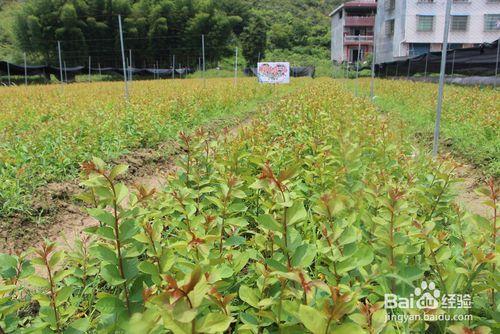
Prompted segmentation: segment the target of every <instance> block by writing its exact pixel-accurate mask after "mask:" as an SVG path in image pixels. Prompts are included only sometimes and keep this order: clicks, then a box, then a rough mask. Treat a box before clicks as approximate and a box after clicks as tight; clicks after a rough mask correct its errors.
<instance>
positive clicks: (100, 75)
mask: <svg viewBox="0 0 500 334" xmlns="http://www.w3.org/2000/svg"><path fill="white" fill-rule="evenodd" d="M97 65H98V66H99V79H101V80H102V78H101V77H102V72H101V63H98V64H97Z"/></svg>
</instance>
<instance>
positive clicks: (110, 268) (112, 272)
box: [101, 264, 125, 286]
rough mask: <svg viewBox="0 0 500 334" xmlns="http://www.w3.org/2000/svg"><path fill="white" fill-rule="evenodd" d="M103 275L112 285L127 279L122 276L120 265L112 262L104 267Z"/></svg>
mask: <svg viewBox="0 0 500 334" xmlns="http://www.w3.org/2000/svg"><path fill="white" fill-rule="evenodd" d="M101 276H102V278H103V279H104V280H105V281H106V282H108V283H109V284H110V285H114V286H116V285H120V284H123V283H124V282H125V279H123V278H121V276H120V272H119V271H118V267H117V266H115V265H112V264H108V265H106V266H104V267H103V268H102V270H101Z"/></svg>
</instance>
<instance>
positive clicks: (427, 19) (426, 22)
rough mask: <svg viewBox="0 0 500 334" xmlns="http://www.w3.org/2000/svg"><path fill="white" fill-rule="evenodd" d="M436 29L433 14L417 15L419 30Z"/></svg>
mask: <svg viewBox="0 0 500 334" xmlns="http://www.w3.org/2000/svg"><path fill="white" fill-rule="evenodd" d="M433 29H434V16H433V15H417V30H418V31H432V30H433Z"/></svg>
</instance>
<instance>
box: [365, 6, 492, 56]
mask: <svg viewBox="0 0 500 334" xmlns="http://www.w3.org/2000/svg"><path fill="white" fill-rule="evenodd" d="M386 1H387V0H379V1H378V5H377V19H376V23H375V29H376V44H377V45H376V48H377V50H376V53H377V55H376V62H377V63H382V62H390V61H394V60H398V59H401V58H405V57H408V55H409V51H410V50H409V44H410V43H430V44H431V51H438V50H440V49H441V43H442V42H443V32H444V15H445V12H446V0H434V2H433V3H419V2H418V0H396V8H395V10H393V11H385V2H386ZM419 14H420V15H435V19H434V29H433V31H430V32H421V31H417V15H419ZM451 14H452V15H453V14H456V15H469V22H468V29H467V31H450V35H449V43H457V44H476V43H485V42H492V41H495V40H497V39H498V38H500V31H498V30H497V31H491V32H487V31H484V14H500V3H490V2H488V0H470V1H469V2H466V3H459V2H453V4H452V10H451ZM391 18H394V19H395V27H394V36H393V37H388V36H386V35H385V21H386V20H388V19H391Z"/></svg>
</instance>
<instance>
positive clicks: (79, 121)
mask: <svg viewBox="0 0 500 334" xmlns="http://www.w3.org/2000/svg"><path fill="white" fill-rule="evenodd" d="M274 93H275V92H274V90H272V89H270V88H269V87H264V86H259V85H258V84H257V83H255V82H253V81H251V80H240V81H239V83H238V86H237V87H234V84H233V81H232V80H223V79H222V80H210V81H209V84H208V85H206V86H204V84H203V83H202V82H201V81H200V80H187V81H180V80H179V81H175V82H172V81H168V82H166V81H144V82H138V83H136V84H134V85H132V86H131V94H130V95H131V99H130V103H126V102H125V101H124V99H123V87H122V85H121V84H120V83H97V84H96V83H94V84H77V85H71V86H65V87H63V88H61V87H59V86H37V87H29V88H24V87H17V88H9V89H6V88H4V89H0V100H1V101H2V112H1V113H0V129H1V132H0V217H3V218H4V219H6V220H7V219H8V218H6V217H9V216H10V215H13V214H22V215H24V216H28V217H29V216H38V215H39V214H42V213H40V212H33V209H32V202H33V194H34V193H36V192H35V190H36V189H37V188H38V187H40V186H43V185H44V184H46V183H50V182H59V181H63V180H67V179H72V178H74V177H75V176H76V175H77V171H78V166H79V164H80V163H81V161H84V160H88V159H90V158H91V157H92V156H100V157H102V158H103V159H106V160H107V161H108V160H110V159H113V158H116V157H118V156H120V155H123V154H124V153H127V152H129V151H130V150H133V149H137V148H143V147H156V146H157V145H158V144H160V143H165V142H168V141H169V140H171V139H172V138H175V136H176V134H177V132H178V131H180V130H181V129H184V128H193V127H196V126H200V125H203V124H206V123H207V122H209V121H213V120H215V119H226V120H227V119H233V120H234V119H237V118H238V117H241V116H242V115H244V114H245V112H248V111H249V108H248V107H247V106H246V104H247V103H248V104H254V103H256V102H258V101H261V100H263V99H267V98H269V97H270V96H272V95H273V94H274Z"/></svg>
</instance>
